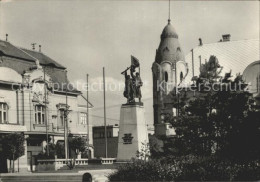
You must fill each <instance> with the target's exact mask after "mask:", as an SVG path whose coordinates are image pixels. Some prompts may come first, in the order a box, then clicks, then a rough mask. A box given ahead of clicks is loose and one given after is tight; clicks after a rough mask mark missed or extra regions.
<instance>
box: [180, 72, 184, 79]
mask: <svg viewBox="0 0 260 182" xmlns="http://www.w3.org/2000/svg"><path fill="white" fill-rule="evenodd" d="M180 80H181V81H182V80H183V73H182V72H181V73H180Z"/></svg>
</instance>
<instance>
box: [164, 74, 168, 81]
mask: <svg viewBox="0 0 260 182" xmlns="http://www.w3.org/2000/svg"><path fill="white" fill-rule="evenodd" d="M164 79H165V81H166V82H168V73H167V72H166V71H165V72H164Z"/></svg>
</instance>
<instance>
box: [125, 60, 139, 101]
mask: <svg viewBox="0 0 260 182" xmlns="http://www.w3.org/2000/svg"><path fill="white" fill-rule="evenodd" d="M137 67H138V68H139V72H136V73H135V69H136V68H137ZM129 69H130V75H128V74H127V71H128V70H129ZM121 74H124V75H125V90H124V97H126V98H127V103H128V104H129V103H135V98H138V99H139V103H141V98H142V93H141V86H142V85H143V82H142V79H141V77H140V64H139V60H138V59H137V58H135V57H134V56H131V66H130V67H128V68H127V69H126V70H125V71H123V72H122V73H121Z"/></svg>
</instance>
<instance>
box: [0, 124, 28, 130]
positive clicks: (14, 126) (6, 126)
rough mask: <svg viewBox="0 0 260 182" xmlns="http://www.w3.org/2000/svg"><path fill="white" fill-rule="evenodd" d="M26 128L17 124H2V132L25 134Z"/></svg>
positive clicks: (0, 125)
mask: <svg viewBox="0 0 260 182" xmlns="http://www.w3.org/2000/svg"><path fill="white" fill-rule="evenodd" d="M25 131H27V129H26V127H25V126H23V125H19V124H16V123H0V132H25Z"/></svg>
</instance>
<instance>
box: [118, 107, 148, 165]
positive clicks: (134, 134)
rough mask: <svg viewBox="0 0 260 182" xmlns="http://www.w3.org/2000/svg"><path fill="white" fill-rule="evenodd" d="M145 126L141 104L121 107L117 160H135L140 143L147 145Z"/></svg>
mask: <svg viewBox="0 0 260 182" xmlns="http://www.w3.org/2000/svg"><path fill="white" fill-rule="evenodd" d="M148 142H149V140H148V132H147V124H146V121H145V117H144V106H143V105H141V104H124V105H122V106H121V112H120V123H119V135H118V153H117V160H119V161H120V160H130V159H131V158H133V157H134V158H136V152H137V151H140V150H141V147H142V143H148Z"/></svg>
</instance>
